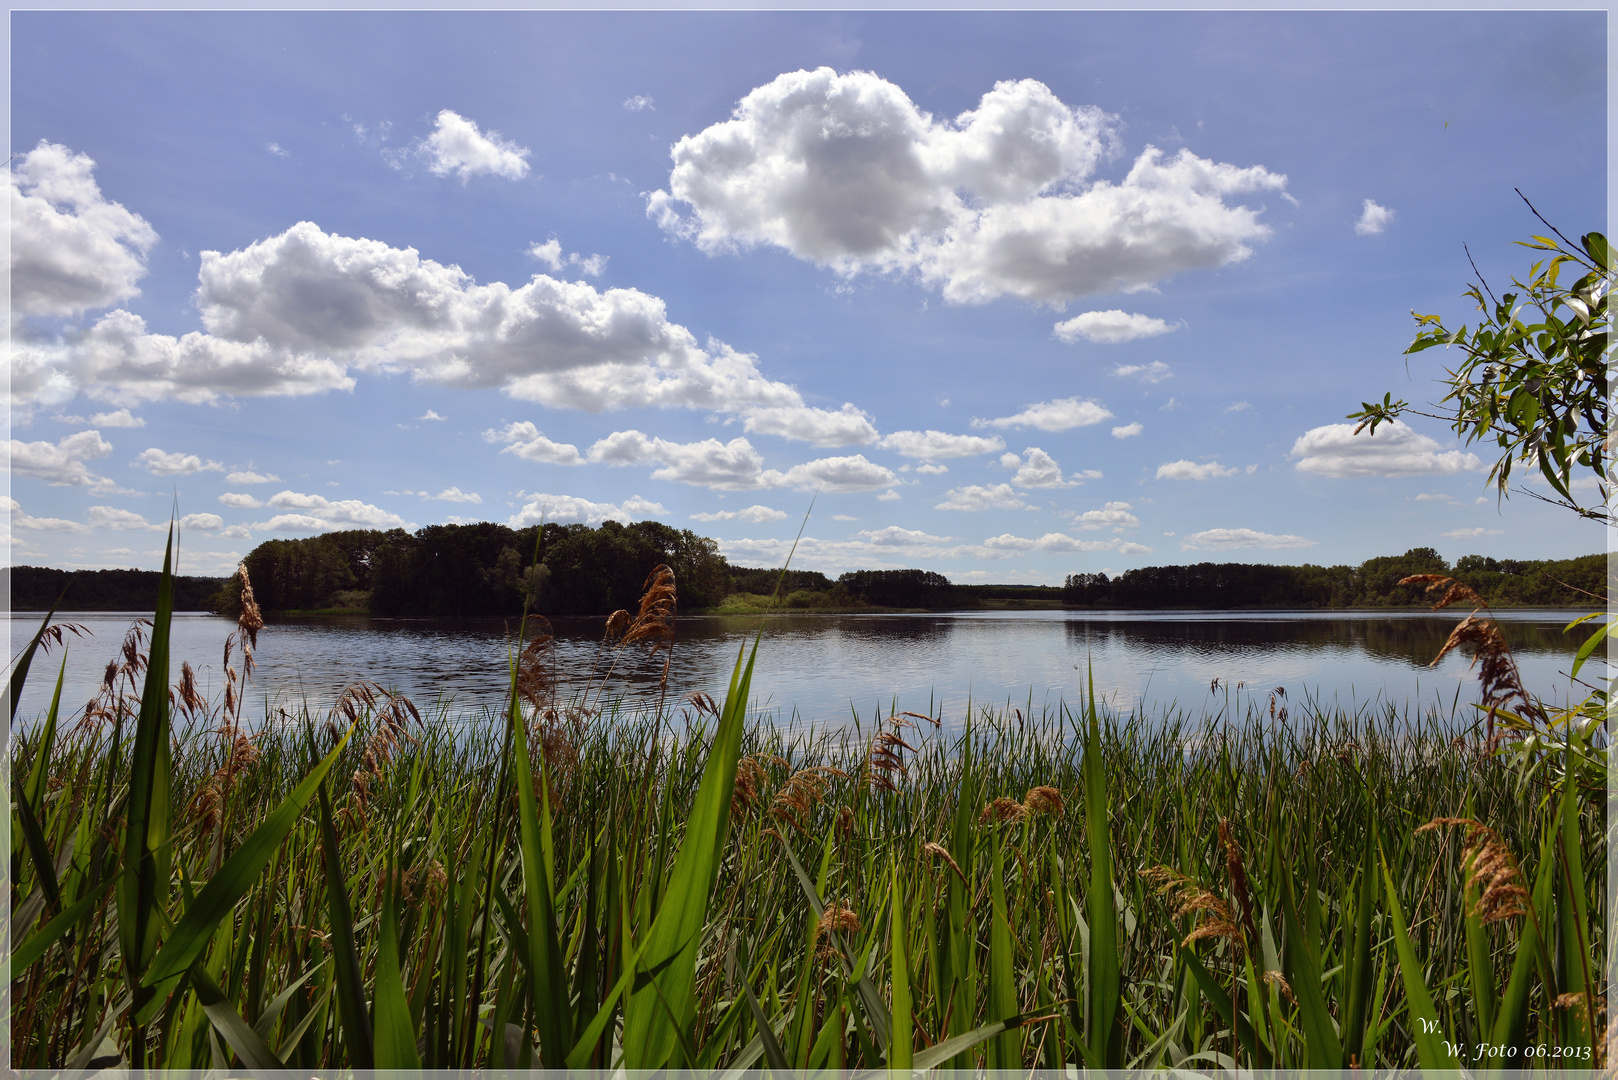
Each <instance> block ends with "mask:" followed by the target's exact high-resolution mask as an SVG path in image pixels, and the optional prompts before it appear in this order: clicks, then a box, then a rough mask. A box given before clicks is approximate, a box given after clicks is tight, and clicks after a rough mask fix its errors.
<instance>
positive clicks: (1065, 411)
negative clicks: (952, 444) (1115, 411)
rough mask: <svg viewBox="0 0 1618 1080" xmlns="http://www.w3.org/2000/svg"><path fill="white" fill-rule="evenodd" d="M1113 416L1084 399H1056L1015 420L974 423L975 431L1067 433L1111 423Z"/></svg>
mask: <svg viewBox="0 0 1618 1080" xmlns="http://www.w3.org/2000/svg"><path fill="white" fill-rule="evenodd" d="M1111 419H1112V413H1110V412H1108V411H1107V409H1106V407H1105V406H1103V405H1101V404H1100V403H1099V402H1095V401H1088V400H1085V399H1083V398H1077V397H1070V398H1057V399H1056V400H1055V401H1041V402H1039V403H1038V404H1037V405H1030V406H1028V408H1026V409H1024V410H1023V411H1022V412H1020V413H1017V414H1016V415H1015V416H1002V417H999V418H998V419H995V420H973V421H972V426H973V427H975V428H985V427H997V428H1005V427H1032V428H1038V429H1039V430H1041V431H1066V430H1068V429H1069V428H1076V427H1088V426H1089V425H1091V424H1099V423H1101V422H1102V421H1103V420H1111Z"/></svg>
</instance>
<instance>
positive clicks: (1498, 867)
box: [1416, 817, 1531, 926]
mask: <svg viewBox="0 0 1618 1080" xmlns="http://www.w3.org/2000/svg"><path fill="white" fill-rule="evenodd" d="M1457 825H1461V826H1465V828H1466V834H1465V836H1464V837H1463V838H1462V840H1461V863H1462V865H1463V866H1464V867H1465V868H1466V888H1468V889H1476V890H1477V891H1478V898H1477V902H1476V904H1475V906H1474V908H1473V914H1474V915H1476V916H1477V917H1478V918H1479V919H1480V920H1482V922H1483V924H1484V925H1485V926H1487V925H1488V924H1490V923H1497V922H1504V921H1505V920H1507V919H1516V918H1521V917H1523V916H1525V915H1530V914H1531V912H1530V910H1529V906H1528V902H1529V899H1530V897H1529V893H1528V890H1527V889H1526V888H1524V887H1523V876H1522V867H1520V866H1519V865H1518V864H1517V859H1516V856H1514V855H1512V853H1511V849H1510V848H1509V847H1507V846H1506V842H1505V841H1504V840H1502V839H1501V838H1500V834H1499V833H1497V832H1495V831H1494V830H1493V829H1491V828H1489V827H1488V826H1487V825H1484V824H1483V823H1482V822H1478V821H1474V820H1473V819H1471V818H1453V817H1445V818H1434V819H1433V820H1431V821H1429V822H1428V823H1427V824H1425V825H1423V826H1421V827H1420V828H1419V829H1417V830H1416V834H1417V835H1418V836H1419V835H1420V834H1422V833H1424V832H1436V831H1439V830H1443V829H1449V828H1451V827H1454V826H1457Z"/></svg>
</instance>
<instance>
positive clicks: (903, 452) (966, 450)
mask: <svg viewBox="0 0 1618 1080" xmlns="http://www.w3.org/2000/svg"><path fill="white" fill-rule="evenodd" d="M877 445H878V446H880V447H881V448H882V449H884V450H891V451H893V452H894V453H895V454H898V455H899V456H900V457H908V458H920V459H921V460H923V461H937V460H939V459H940V458H958V457H972V456H973V455H975V454H993V453H996V452H998V451H1000V450H1004V449H1005V448H1006V444H1005V441H1004V440H1002V439H1001V438H1000V437H999V436H998V435H991V436H989V437H987V438H985V437H984V436H982V435H950V434H948V433H947V432H943V431H933V430H931V429H928V430H927V431H895V432H893V433H892V434H891V435H884V436H883V437H882V440H881V441H880V442H878V443H877Z"/></svg>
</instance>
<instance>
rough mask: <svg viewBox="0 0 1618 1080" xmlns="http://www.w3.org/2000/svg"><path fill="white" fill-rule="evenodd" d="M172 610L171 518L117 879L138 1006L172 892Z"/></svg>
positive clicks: (140, 1058)
mask: <svg viewBox="0 0 1618 1080" xmlns="http://www.w3.org/2000/svg"><path fill="white" fill-rule="evenodd" d="M173 614H174V525H173V523H172V522H171V523H170V524H169V536H168V541H167V543H166V544H165V546H164V549H163V572H162V576H161V577H160V578H159V579H158V587H157V606H156V611H155V612H154V613H153V616H152V639H151V645H150V648H149V650H148V652H147V661H146V663H147V666H146V685H145V687H144V688H143V689H142V691H141V698H140V713H139V714H138V717H137V719H136V721H135V744H134V747H133V749H132V750H131V753H130V767H129V801H128V804H127V809H126V814H127V825H126V828H125V832H124V866H125V867H126V868H128V869H130V870H131V872H130V873H128V874H126V875H124V876H121V877H120V878H119V879H118V886H117V897H118V938H119V945H120V948H121V950H122V959H123V967H124V978H125V979H126V981H127V982H128V983H129V988H130V992H131V993H132V994H133V995H134V1005H135V1007H136V1009H137V1010H140V1009H143V1008H144V1007H145V1005H146V1003H147V1001H148V1000H149V999H150V998H151V996H152V991H151V989H150V988H148V987H146V986H145V985H144V983H143V979H144V977H145V974H146V968H147V965H149V964H150V963H151V960H152V957H153V956H154V955H155V954H156V952H157V940H158V933H159V929H160V926H161V923H162V921H163V919H164V918H165V917H166V916H165V908H166V907H167V904H168V894H169V862H170V850H169V844H170V840H171V833H172V824H171V820H170V814H171V808H170V795H169V786H170V784H171V782H172V781H171V776H170V772H171V765H170V761H169V756H170V749H169V625H170V622H171V621H172V618H173ZM131 1053H132V1058H131V1061H130V1065H131V1066H132V1067H134V1068H145V1067H146V1061H145V1047H144V1043H143V1041H142V1040H136V1041H135V1043H134V1046H133V1048H132V1050H131Z"/></svg>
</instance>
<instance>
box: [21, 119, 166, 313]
mask: <svg viewBox="0 0 1618 1080" xmlns="http://www.w3.org/2000/svg"><path fill="white" fill-rule="evenodd" d="M94 172H95V162H94V161H92V160H91V159H90V158H89V157H87V156H86V155H84V154H75V153H73V151H71V150H69V149H68V148H67V147H65V146H59V145H57V144H56V143H52V142H48V141H46V140H43V139H41V140H40V142H39V145H38V146H36V147H34V149H32V150H30V151H29V152H28V153H26V154H23V155H21V156H20V157H18V158H17V160H16V161H15V162H14V163H13V164H12V168H11V172H10V173H9V174H8V177H7V180H6V183H7V185H8V186H9V187H10V188H11V304H12V310H13V311H14V312H16V313H17V314H19V315H77V314H79V313H80V312H83V311H87V310H89V309H91V308H99V307H106V306H107V305H108V304H115V303H117V302H118V301H120V300H126V299H128V298H129V297H131V296H137V295H139V293H140V290H139V289H138V288H136V287H135V283H136V282H137V281H139V280H140V278H141V277H142V276H143V275H144V274H145V273H146V252H147V251H148V250H149V249H150V248H151V246H152V245H153V244H155V243H156V242H157V232H156V231H155V230H154V229H153V228H152V227H151V225H150V224H148V223H147V222H146V220H145V219H144V218H142V217H141V216H140V215H139V214H135V213H131V212H130V211H129V210H126V209H125V208H124V207H123V206H122V205H121V204H119V203H115V202H109V201H108V200H107V199H106V197H105V196H103V195H102V194H101V189H100V187H98V186H97V185H96V182H95V178H94V176H93V173H94Z"/></svg>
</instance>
